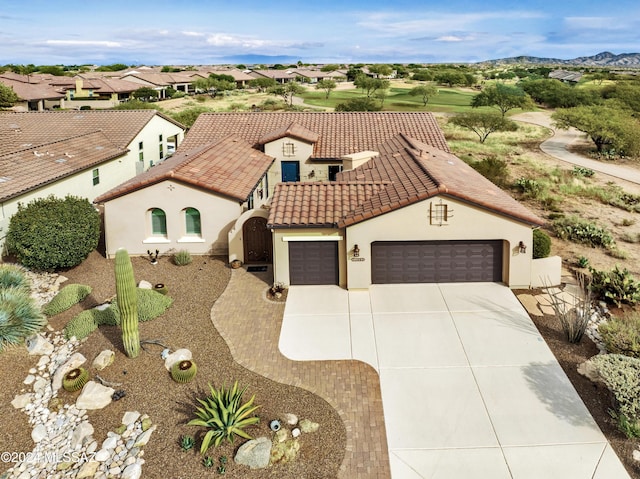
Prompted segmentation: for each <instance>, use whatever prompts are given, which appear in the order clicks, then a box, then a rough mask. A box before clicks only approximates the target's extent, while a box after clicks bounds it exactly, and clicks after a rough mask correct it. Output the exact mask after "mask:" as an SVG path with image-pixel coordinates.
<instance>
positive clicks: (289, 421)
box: [284, 413, 298, 426]
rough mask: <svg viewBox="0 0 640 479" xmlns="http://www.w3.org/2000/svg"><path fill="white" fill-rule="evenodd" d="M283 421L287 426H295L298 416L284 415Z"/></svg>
mask: <svg viewBox="0 0 640 479" xmlns="http://www.w3.org/2000/svg"><path fill="white" fill-rule="evenodd" d="M284 420H285V421H286V423H287V424H288V425H289V426H295V425H296V424H298V416H296V415H295V414H291V413H287V414H285V415H284Z"/></svg>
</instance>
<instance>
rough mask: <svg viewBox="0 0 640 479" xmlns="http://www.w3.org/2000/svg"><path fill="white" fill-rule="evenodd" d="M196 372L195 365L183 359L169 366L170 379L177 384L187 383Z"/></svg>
mask: <svg viewBox="0 0 640 479" xmlns="http://www.w3.org/2000/svg"><path fill="white" fill-rule="evenodd" d="M196 372H198V368H197V367H196V363H194V362H193V361H191V360H188V359H185V360H182V361H178V362H177V363H175V364H174V365H173V366H171V378H172V379H173V380H174V381H175V382H177V383H188V382H189V381H191V380H192V379H193V378H194V377H195V375H196Z"/></svg>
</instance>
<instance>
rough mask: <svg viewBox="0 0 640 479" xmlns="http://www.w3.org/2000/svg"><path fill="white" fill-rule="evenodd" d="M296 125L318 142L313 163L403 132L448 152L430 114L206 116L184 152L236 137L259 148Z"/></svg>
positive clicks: (372, 145) (367, 147)
mask: <svg viewBox="0 0 640 479" xmlns="http://www.w3.org/2000/svg"><path fill="white" fill-rule="evenodd" d="M292 123H296V124H297V125H300V126H301V127H304V128H306V129H307V130H308V131H310V132H314V133H316V134H317V135H318V136H319V138H318V141H317V142H316V143H315V145H314V150H313V154H312V156H311V158H312V159H340V158H342V157H343V156H344V155H349V154H352V153H357V152H360V151H366V150H375V147H377V145H379V144H380V143H383V142H384V141H386V140H389V139H391V138H393V137H394V136H395V135H397V134H398V133H400V132H403V133H406V134H407V135H408V136H410V137H411V138H416V139H418V140H420V141H423V142H425V143H428V144H430V145H432V146H435V147H437V148H439V149H441V150H444V151H449V147H448V146H447V141H446V140H445V138H444V135H443V133H442V130H441V129H440V127H439V126H438V123H437V121H436V119H435V117H434V116H433V115H432V114H431V113H428V112H331V113H325V112H321V113H315V112H283V113H267V112H248V113H203V114H201V115H200V116H199V117H198V119H197V120H196V122H195V123H194V124H193V126H192V127H191V129H190V130H189V133H188V134H187V135H186V137H185V140H184V142H183V143H182V145H181V147H180V148H181V149H184V150H188V149H192V148H196V147H199V146H202V145H205V144H207V143H210V142H212V141H217V140H218V139H220V138H222V137H224V136H226V135H229V134H232V133H233V134H236V135H238V136H240V137H241V138H243V139H244V140H245V141H247V142H249V143H250V144H251V145H252V146H254V147H255V148H259V147H260V140H261V138H263V137H265V135H273V134H275V133H276V132H280V131H281V130H282V129H284V128H288V127H289V126H290V125H291V124H292Z"/></svg>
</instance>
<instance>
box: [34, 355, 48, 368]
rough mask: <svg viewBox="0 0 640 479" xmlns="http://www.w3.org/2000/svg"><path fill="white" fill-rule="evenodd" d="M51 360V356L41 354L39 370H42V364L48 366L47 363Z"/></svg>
mask: <svg viewBox="0 0 640 479" xmlns="http://www.w3.org/2000/svg"><path fill="white" fill-rule="evenodd" d="M48 362H49V356H47V355H44V356H40V359H38V366H37V368H38V370H42V366H46V365H47V363H48Z"/></svg>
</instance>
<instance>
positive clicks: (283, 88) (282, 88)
mask: <svg viewBox="0 0 640 479" xmlns="http://www.w3.org/2000/svg"><path fill="white" fill-rule="evenodd" d="M302 92H304V88H303V87H302V86H301V85H300V84H299V83H297V82H293V81H291V82H288V83H285V84H284V85H277V86H274V87H271V88H269V93H271V94H272V95H276V96H281V97H282V99H283V100H284V102H285V103H286V104H287V105H289V106H292V105H293V97H294V96H295V95H299V94H300V93H302Z"/></svg>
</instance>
